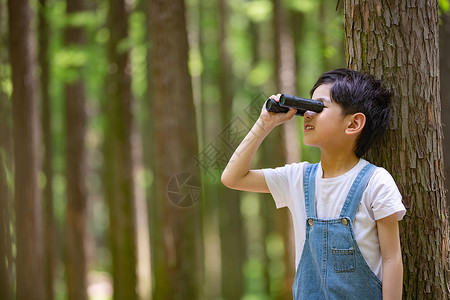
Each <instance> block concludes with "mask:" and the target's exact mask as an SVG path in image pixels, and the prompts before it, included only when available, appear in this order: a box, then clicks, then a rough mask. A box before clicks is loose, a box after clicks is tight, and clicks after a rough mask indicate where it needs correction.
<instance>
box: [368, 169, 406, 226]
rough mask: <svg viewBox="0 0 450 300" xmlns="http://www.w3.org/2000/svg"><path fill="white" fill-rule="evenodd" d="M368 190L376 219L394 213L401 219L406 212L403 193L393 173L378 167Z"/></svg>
mask: <svg viewBox="0 0 450 300" xmlns="http://www.w3.org/2000/svg"><path fill="white" fill-rule="evenodd" d="M367 192H368V193H369V195H368V196H369V197H370V199H372V203H371V206H372V210H373V214H374V218H375V220H380V219H383V218H385V217H387V216H390V215H392V214H394V213H396V214H397V218H398V220H399V221H400V220H401V219H403V217H404V216H405V214H406V209H405V206H404V205H403V203H402V195H401V194H400V191H399V190H398V187H397V185H396V184H395V181H394V178H392V176H391V174H389V172H388V171H386V170H385V169H383V168H377V170H376V171H375V173H374V174H373V175H372V178H371V179H370V181H369V186H368V190H367Z"/></svg>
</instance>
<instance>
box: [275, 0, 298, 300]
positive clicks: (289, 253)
mask: <svg viewBox="0 0 450 300" xmlns="http://www.w3.org/2000/svg"><path fill="white" fill-rule="evenodd" d="M286 20H287V13H286V11H285V8H284V7H283V3H282V1H281V0H274V23H275V32H274V34H275V41H274V45H275V62H276V63H275V70H276V81H275V82H276V87H277V90H278V91H279V92H280V93H286V94H290V95H295V94H296V84H295V75H296V68H295V67H296V64H295V48H294V38H293V34H292V32H291V27H290V26H289V23H287V22H286ZM297 121H298V120H297V118H293V119H291V120H290V121H288V122H286V123H285V124H284V125H283V127H282V128H283V144H284V151H285V158H286V163H293V162H299V161H300V156H301V153H300V142H299V137H298V134H297V133H298V124H297ZM276 222H277V223H278V227H279V229H280V232H281V233H282V236H283V242H284V249H285V270H286V271H285V286H284V296H283V297H286V298H291V297H292V284H293V282H294V276H295V268H294V265H295V262H294V261H295V250H294V249H295V246H294V238H293V237H294V232H293V227H292V219H291V214H290V213H289V212H288V211H287V210H286V209H283V210H280V211H279V212H278V213H277V221H276Z"/></svg>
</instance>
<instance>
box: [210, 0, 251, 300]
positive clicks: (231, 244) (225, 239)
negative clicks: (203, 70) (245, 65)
mask: <svg viewBox="0 0 450 300" xmlns="http://www.w3.org/2000/svg"><path fill="white" fill-rule="evenodd" d="M227 3H228V2H227V1H225V0H219V1H218V7H217V9H218V23H219V77H218V80H219V83H218V85H219V91H220V105H221V110H220V112H221V114H220V116H221V122H220V123H221V125H222V128H226V127H227V126H228V125H230V122H231V115H232V106H233V90H232V77H231V61H230V56H229V53H228V49H227V26H228V7H227ZM223 147H226V146H225V145H224V146H223ZM222 150H223V151H224V152H225V151H226V150H225V149H222ZM217 195H220V196H219V197H220V200H219V202H218V209H219V212H218V213H219V229H220V248H221V259H222V264H221V266H222V268H221V270H222V277H221V280H222V283H221V286H222V290H221V291H222V293H221V294H222V297H224V298H225V299H240V298H241V297H242V296H243V294H244V276H243V267H244V260H245V252H246V251H245V237H244V232H245V229H244V227H243V222H242V216H241V208H240V202H241V199H240V194H239V192H237V191H233V190H231V189H228V188H226V187H225V186H223V185H222V184H220V185H219V187H218V189H217Z"/></svg>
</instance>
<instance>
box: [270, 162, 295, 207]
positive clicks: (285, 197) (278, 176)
mask: <svg viewBox="0 0 450 300" xmlns="http://www.w3.org/2000/svg"><path fill="white" fill-rule="evenodd" d="M302 168H303V163H294V164H287V165H285V166H284V167H278V168H275V169H263V172H264V177H265V179H266V183H267V186H268V188H269V190H270V193H271V194H272V197H273V199H274V201H275V205H276V207H277V208H282V207H285V206H288V207H290V206H291V203H290V202H291V201H292V197H291V190H292V182H298V180H301V179H300V178H299V177H303V173H302V171H301V170H302Z"/></svg>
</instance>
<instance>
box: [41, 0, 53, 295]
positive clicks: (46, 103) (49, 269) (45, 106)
mask: <svg viewBox="0 0 450 300" xmlns="http://www.w3.org/2000/svg"><path fill="white" fill-rule="evenodd" d="M47 10H48V7H47V0H39V27H38V35H39V52H38V61H39V66H40V77H39V78H40V87H41V89H40V92H41V103H42V104H41V110H42V112H41V113H42V137H43V140H44V141H43V142H44V149H45V150H44V161H43V172H44V175H45V183H46V184H45V187H44V191H43V199H42V204H43V219H44V222H43V225H44V228H43V233H44V241H43V246H44V272H45V276H44V283H45V288H46V290H47V297H48V300H53V277H54V270H55V261H56V257H57V256H56V254H57V252H56V244H55V234H56V232H55V225H54V223H55V222H54V217H53V189H52V181H53V164H52V160H53V138H52V132H51V120H52V115H51V99H50V91H49V72H50V66H49V62H48V58H47V55H48V44H49V36H48V35H49V28H48V27H49V26H48V22H47V18H46V11H47Z"/></svg>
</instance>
